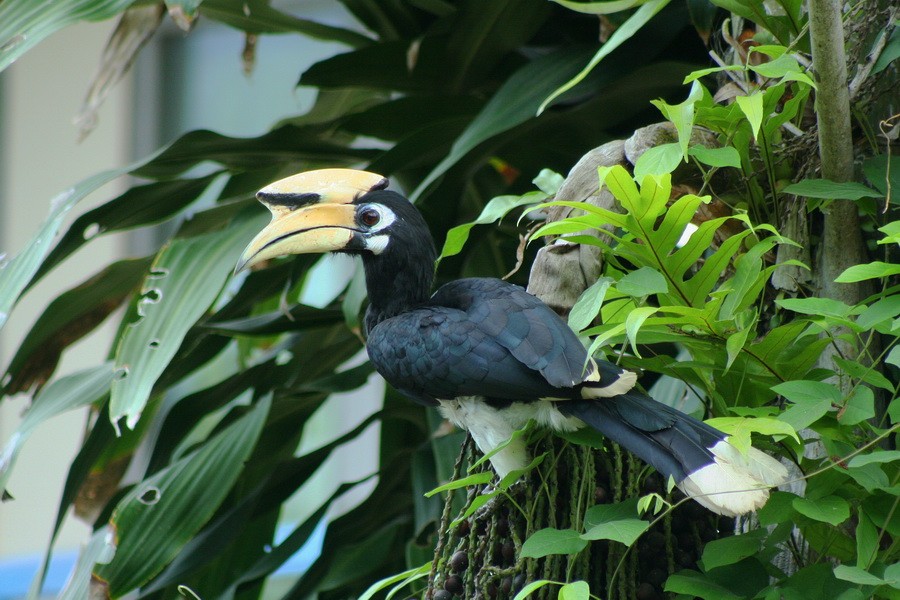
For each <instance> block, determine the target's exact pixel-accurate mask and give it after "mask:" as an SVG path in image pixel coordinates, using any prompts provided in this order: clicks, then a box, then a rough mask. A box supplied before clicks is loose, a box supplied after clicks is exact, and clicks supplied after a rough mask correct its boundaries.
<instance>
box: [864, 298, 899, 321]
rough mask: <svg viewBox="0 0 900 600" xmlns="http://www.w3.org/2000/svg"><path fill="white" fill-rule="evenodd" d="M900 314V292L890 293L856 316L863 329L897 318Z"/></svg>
mask: <svg viewBox="0 0 900 600" xmlns="http://www.w3.org/2000/svg"><path fill="white" fill-rule="evenodd" d="M898 315H900V294H896V295H890V296H888V297H886V298H882V299H880V300H878V301H877V302H875V303H873V304H870V305H869V306H867V307H866V308H865V310H863V311H862V312H861V313H860V314H859V316H858V317H856V324H857V325H859V326H860V327H862V328H863V329H872V328H873V327H875V326H876V325H878V324H879V323H883V322H884V321H887V320H889V319H895V318H896V317H897V316H898Z"/></svg>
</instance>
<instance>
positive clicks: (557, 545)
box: [520, 527, 588, 558]
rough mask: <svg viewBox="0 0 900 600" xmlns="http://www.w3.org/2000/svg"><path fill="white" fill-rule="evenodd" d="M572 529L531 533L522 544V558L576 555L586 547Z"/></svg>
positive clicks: (550, 529) (543, 530)
mask: <svg viewBox="0 0 900 600" xmlns="http://www.w3.org/2000/svg"><path fill="white" fill-rule="evenodd" d="M587 544H588V543H587V541H586V540H584V539H582V538H581V537H580V536H579V534H578V532H577V531H575V530H574V529H554V528H552V527H547V528H545V529H539V530H538V531H535V532H534V533H532V534H531V535H530V536H529V537H528V539H527V540H525V543H523V544H522V552H521V554H520V556H521V557H523V558H543V557H544V556H549V555H551V554H577V553H579V552H581V551H582V550H584V549H585V548H586V547H587Z"/></svg>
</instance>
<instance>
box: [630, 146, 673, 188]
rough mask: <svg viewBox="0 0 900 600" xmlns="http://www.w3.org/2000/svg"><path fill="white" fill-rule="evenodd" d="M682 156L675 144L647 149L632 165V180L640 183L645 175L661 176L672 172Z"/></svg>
mask: <svg viewBox="0 0 900 600" xmlns="http://www.w3.org/2000/svg"><path fill="white" fill-rule="evenodd" d="M682 158H683V155H682V153H681V146H679V145H678V144H677V143H674V142H673V143H670V144H660V145H659V146H653V147H652V148H649V149H647V151H645V152H644V153H643V154H641V156H640V157H639V158H638V159H637V162H636V163H635V164H634V179H635V181H639V182H642V181H643V180H644V177H646V176H647V175H661V174H663V173H671V172H672V171H674V170H675V169H676V168H677V167H678V165H679V163H681V160H682Z"/></svg>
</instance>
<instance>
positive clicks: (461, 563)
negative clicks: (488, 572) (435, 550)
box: [450, 550, 469, 573]
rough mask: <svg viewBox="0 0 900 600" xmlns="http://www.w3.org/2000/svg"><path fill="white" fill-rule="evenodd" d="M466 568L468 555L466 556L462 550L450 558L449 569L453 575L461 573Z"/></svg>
mask: <svg viewBox="0 0 900 600" xmlns="http://www.w3.org/2000/svg"><path fill="white" fill-rule="evenodd" d="M468 567H469V555H468V554H466V553H465V551H464V550H459V551H458V552H455V553H454V554H453V556H451V557H450V568H451V569H453V571H454V572H455V573H462V572H463V571H465V570H466V569H467V568H468Z"/></svg>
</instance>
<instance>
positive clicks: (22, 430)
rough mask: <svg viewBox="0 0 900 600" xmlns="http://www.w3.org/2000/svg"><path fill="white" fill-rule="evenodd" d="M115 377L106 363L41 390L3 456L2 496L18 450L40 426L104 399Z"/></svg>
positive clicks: (0, 458) (0, 459)
mask: <svg viewBox="0 0 900 600" xmlns="http://www.w3.org/2000/svg"><path fill="white" fill-rule="evenodd" d="M112 378H113V369H112V364H111V363H104V364H102V365H100V366H99V367H93V368H90V369H85V370H83V371H79V372H77V373H73V374H72V375H67V376H66V377H61V378H59V379H57V380H56V381H54V382H53V383H51V384H50V385H48V386H47V387H46V388H44V389H43V390H41V392H40V393H39V394H38V395H37V397H35V399H34V400H33V401H32V403H31V407H30V408H29V409H28V410H27V411H26V412H25V415H24V416H23V417H22V420H21V421H20V422H19V426H18V427H17V428H16V431H15V433H13V435H12V437H11V438H10V439H9V441H8V442H7V443H6V446H5V447H4V448H3V453H2V454H0V493H2V492H3V491H4V490H5V489H6V482H7V481H9V476H10V474H11V473H12V468H13V466H14V465H15V462H16V458H17V457H18V455H19V450H20V449H21V448H22V445H23V444H24V443H25V441H26V440H27V439H28V437H29V436H30V435H31V434H32V432H34V430H35V429H36V428H37V427H38V425H40V424H41V423H43V422H45V421H47V420H49V419H51V418H53V417H55V416H57V415H60V414H62V413H64V412H67V411H70V410H73V409H75V408H79V407H82V406H87V405H88V404H91V403H93V402H96V401H98V400H100V399H102V398H103V396H104V395H105V394H106V393H107V392H109V385H110V383H111V382H112Z"/></svg>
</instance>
